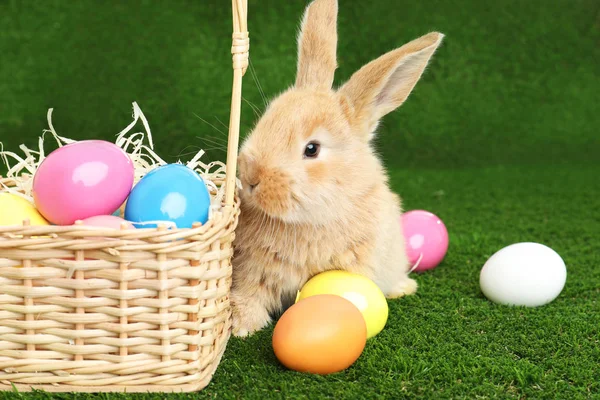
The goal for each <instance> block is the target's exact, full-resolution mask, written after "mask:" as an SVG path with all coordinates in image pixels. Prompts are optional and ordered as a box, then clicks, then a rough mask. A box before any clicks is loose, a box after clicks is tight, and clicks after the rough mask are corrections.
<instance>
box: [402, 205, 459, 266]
mask: <svg viewBox="0 0 600 400" xmlns="http://www.w3.org/2000/svg"><path fill="white" fill-rule="evenodd" d="M400 222H401V224H402V230H403V231H404V239H405V241H406V253H407V256H408V259H409V261H410V263H411V264H412V265H417V263H418V265H417V267H416V268H415V269H414V270H415V271H417V272H423V271H427V270H429V269H433V268H435V267H437V266H438V265H439V264H440V263H441V262H442V260H443V259H444V257H445V256H446V252H447V251H448V231H447V230H446V225H444V223H443V222H442V220H441V219H440V218H439V217H438V216H436V215H435V214H433V213H430V212H429V211H424V210H414V211H409V212H406V213H404V214H403V215H402V217H401V221H400Z"/></svg>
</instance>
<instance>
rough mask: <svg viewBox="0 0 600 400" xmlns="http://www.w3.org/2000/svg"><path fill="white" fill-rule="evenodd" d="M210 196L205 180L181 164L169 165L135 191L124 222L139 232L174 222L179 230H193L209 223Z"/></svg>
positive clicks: (139, 185) (162, 167)
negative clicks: (142, 229) (193, 226)
mask: <svg viewBox="0 0 600 400" xmlns="http://www.w3.org/2000/svg"><path fill="white" fill-rule="evenodd" d="M209 209H210V194H209V192H208V189H207V187H206V184H205V183H204V181H203V180H202V177H200V175H198V173H197V172H195V171H193V170H192V169H190V168H188V167H186V166H185V165H181V164H167V165H163V166H161V167H158V168H156V169H154V170H152V171H150V172H149V173H148V174H147V175H146V176H144V177H143V178H142V179H141V180H140V181H139V182H138V183H137V184H136V185H135V187H134V188H133V190H132V191H131V194H130V195H129V198H128V199H127V205H126V206H125V219H126V220H128V221H131V222H133V224H134V225H136V227H137V228H152V227H156V225H157V223H158V222H172V223H175V225H176V226H177V227H178V228H191V227H192V224H193V223H195V222H201V223H205V222H206V221H208V215H209Z"/></svg>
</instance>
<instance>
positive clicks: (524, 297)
mask: <svg viewBox="0 0 600 400" xmlns="http://www.w3.org/2000/svg"><path fill="white" fill-rule="evenodd" d="M566 280H567V268H566V266H565V263H564V261H563V259H562V258H561V256H560V255H558V253H557V252H556V251H554V250H552V249H551V248H550V247H548V246H545V245H543V244H539V243H529V242H525V243H515V244H512V245H510V246H507V247H505V248H503V249H501V250H499V251H498V252H496V253H495V254H494V255H492V256H491V257H490V258H489V259H488V260H487V261H486V263H485V264H484V266H483V268H482V269H481V272H480V275H479V284H480V287H481V291H482V292H483V294H484V295H485V296H486V297H487V298H488V299H489V300H491V301H493V302H495V303H498V304H504V305H512V306H526V307H538V306H542V305H545V304H548V303H550V302H552V301H553V300H554V299H555V298H557V297H558V295H559V294H560V293H561V292H562V290H563V288H564V286H565V282H566Z"/></svg>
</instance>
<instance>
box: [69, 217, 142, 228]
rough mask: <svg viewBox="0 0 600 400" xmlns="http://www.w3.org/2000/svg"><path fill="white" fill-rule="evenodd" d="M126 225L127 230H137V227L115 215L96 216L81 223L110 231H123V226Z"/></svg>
mask: <svg viewBox="0 0 600 400" xmlns="http://www.w3.org/2000/svg"><path fill="white" fill-rule="evenodd" d="M123 223H125V227H126V229H135V226H133V224H132V223H131V222H129V221H126V220H124V219H123V218H121V217H117V216H115V215H95V216H93V217H89V218H86V219H84V220H82V221H81V224H82V225H86V226H98V227H102V228H109V229H121V224H123Z"/></svg>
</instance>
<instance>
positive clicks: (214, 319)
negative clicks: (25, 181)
mask: <svg viewBox="0 0 600 400" xmlns="http://www.w3.org/2000/svg"><path fill="white" fill-rule="evenodd" d="M246 13H247V0H233V28H234V29H233V30H234V33H233V47H232V53H233V67H234V74H233V92H232V102H231V117H230V128H229V148H228V154H227V177H226V180H225V182H217V184H218V185H223V184H224V185H226V186H225V190H226V196H225V204H224V206H223V208H222V209H221V210H220V211H219V212H216V213H215V214H214V215H213V217H212V218H211V220H210V221H209V222H207V223H206V224H205V225H203V226H201V225H195V226H194V227H192V228H191V229H179V230H167V229H164V228H162V227H159V228H157V229H134V230H120V231H119V230H106V229H100V228H94V227H87V226H86V227H84V226H77V225H74V226H28V225H27V223H24V225H23V226H15V227H0V389H2V390H12V385H13V384H14V385H15V386H16V387H17V388H18V389H19V390H21V391H27V390H31V389H32V388H37V389H43V390H46V391H55V392H56V391H63V392H64V391H86V392H107V391H127V392H140V391H141V392H146V391H151V392H173V391H175V392H181V391H184V392H190V391H197V390H200V389H202V388H204V387H205V386H206V385H207V384H208V383H209V382H210V380H211V378H212V375H213V374H214V372H215V369H216V368H217V366H218V364H219V362H220V360H221V357H222V355H223V352H224V350H225V347H226V344H227V341H228V339H229V336H230V331H231V329H230V328H231V310H230V304H229V297H228V296H229V290H230V285H231V257H232V253H233V250H232V241H233V239H234V230H235V228H236V225H237V220H238V215H239V207H238V198H237V196H236V193H235V175H236V158H237V147H238V136H239V124H240V108H241V86H242V76H243V75H244V73H245V71H246V68H247V66H248V49H249V46H248V32H247V28H246V15H247V14H246ZM3 183H5V184H10V182H9V181H8V180H4V181H3Z"/></svg>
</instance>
